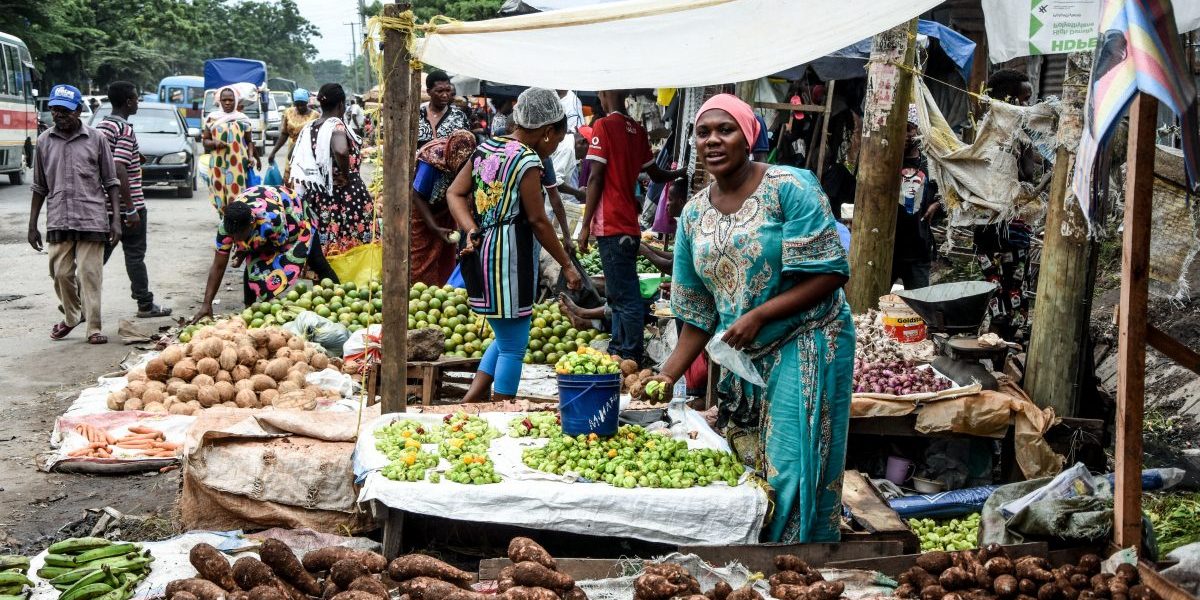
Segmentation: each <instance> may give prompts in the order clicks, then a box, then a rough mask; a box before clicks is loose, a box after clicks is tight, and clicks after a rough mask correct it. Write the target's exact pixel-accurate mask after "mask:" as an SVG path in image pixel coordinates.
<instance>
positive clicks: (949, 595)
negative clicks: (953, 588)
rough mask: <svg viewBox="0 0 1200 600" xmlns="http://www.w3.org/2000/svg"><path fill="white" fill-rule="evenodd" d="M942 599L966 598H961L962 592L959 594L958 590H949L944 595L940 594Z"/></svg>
mask: <svg viewBox="0 0 1200 600" xmlns="http://www.w3.org/2000/svg"><path fill="white" fill-rule="evenodd" d="M942 600H966V599H965V598H963V597H962V594H959V593H958V592H950V593H948V594H946V595H945V596H942Z"/></svg>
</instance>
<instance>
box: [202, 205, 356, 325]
mask: <svg viewBox="0 0 1200 600" xmlns="http://www.w3.org/2000/svg"><path fill="white" fill-rule="evenodd" d="M230 254H233V255H234V265H235V266H237V265H239V264H242V263H243V262H244V263H245V265H246V274H245V278H244V284H243V294H244V298H245V303H246V305H247V306H249V305H250V304H252V303H254V302H261V301H263V300H271V299H274V298H276V297H278V296H279V295H280V294H282V293H284V292H286V291H287V290H288V288H290V287H292V285H293V284H295V283H296V280H297V279H299V278H300V275H301V274H302V273H303V272H304V271H305V270H306V269H307V270H311V271H314V272H315V273H316V274H317V276H318V277H319V278H330V279H333V280H336V279H337V275H336V274H335V273H334V272H333V269H331V268H329V263H328V262H326V261H325V257H324V256H323V255H322V254H321V245H320V244H318V243H317V239H316V228H315V227H314V226H313V222H312V219H311V218H310V217H309V214H308V211H307V210H306V209H305V207H304V204H303V202H302V201H301V199H300V197H299V195H297V194H295V193H293V192H292V191H291V190H289V189H288V188H285V187H271V186H266V185H260V186H257V187H252V188H249V189H247V190H244V191H243V192H242V193H241V194H240V195H238V197H237V198H235V199H234V200H233V201H232V202H230V203H229V204H228V205H226V207H225V212H224V214H223V215H222V217H221V225H220V226H219V227H218V228H217V243H216V252H215V254H214V255H213V262H212V266H211V267H209V270H208V283H207V285H206V286H205V289H204V302H202V303H201V304H200V311H199V312H198V313H196V316H195V318H194V319H193V320H192V322H193V323H195V322H196V321H199V320H200V319H203V318H204V317H211V316H212V302H213V299H214V298H216V295H217V290H218V289H220V287H221V279H222V278H223V277H224V276H225V267H226V266H227V265H228V264H229V255H230Z"/></svg>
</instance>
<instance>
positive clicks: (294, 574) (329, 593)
mask: <svg viewBox="0 0 1200 600" xmlns="http://www.w3.org/2000/svg"><path fill="white" fill-rule="evenodd" d="M258 555H259V558H254V557H252V556H245V557H242V558H239V559H237V561H236V562H234V563H233V564H232V565H230V564H229V561H228V560H227V559H226V558H225V556H224V555H222V554H221V552H220V551H219V550H217V549H216V548H214V547H212V546H210V545H208V544H197V545H196V546H195V547H193V548H192V551H191V553H190V555H189V559H190V560H191V563H192V566H193V567H195V569H196V572H197V573H199V577H195V578H191V579H179V580H176V581H172V582H171V583H169V584H167V594H166V597H167V600H310V599H311V598H321V599H322V600H333V599H334V598H336V599H337V600H389V598H388V590H387V586H386V585H384V583H383V580H382V579H381V578H380V573H382V572H383V570H384V567H385V566H386V564H387V561H386V560H384V558H383V556H381V555H379V554H376V553H374V552H367V551H363V550H355V549H353V548H343V547H340V546H331V547H328V548H321V549H320V550H314V551H312V552H309V553H308V554H305V555H304V560H303V562H302V561H301V560H300V559H298V558H296V555H295V554H294V553H292V550H291V548H288V546H287V544H284V543H283V542H280V541H279V540H275V539H268V540H265V541H264V542H263V544H262V548H260V549H259V554H258Z"/></svg>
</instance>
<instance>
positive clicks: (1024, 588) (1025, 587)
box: [1017, 579, 1039, 596]
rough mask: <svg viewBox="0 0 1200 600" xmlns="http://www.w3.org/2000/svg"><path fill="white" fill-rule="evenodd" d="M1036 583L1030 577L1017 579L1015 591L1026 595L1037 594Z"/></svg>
mask: <svg viewBox="0 0 1200 600" xmlns="http://www.w3.org/2000/svg"><path fill="white" fill-rule="evenodd" d="M1038 587H1039V586H1038V583H1037V582H1036V581H1034V580H1032V579H1018V580H1017V592H1019V593H1021V594H1023V595H1026V596H1037V591H1038Z"/></svg>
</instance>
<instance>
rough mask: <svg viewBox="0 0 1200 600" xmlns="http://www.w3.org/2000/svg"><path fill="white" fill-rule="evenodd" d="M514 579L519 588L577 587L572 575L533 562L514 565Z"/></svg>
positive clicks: (564, 589)
mask: <svg viewBox="0 0 1200 600" xmlns="http://www.w3.org/2000/svg"><path fill="white" fill-rule="evenodd" d="M512 578H513V582H515V583H516V584H517V585H518V586H525V587H543V588H546V589H551V590H555V591H567V590H569V589H571V588H573V587H575V580H574V579H572V578H571V576H570V575H567V574H566V573H559V572H558V571H554V570H551V569H548V568H546V567H545V566H542V565H541V564H539V563H536V562H533V561H531V560H527V561H523V562H519V563H516V564H514V565H513V573H512ZM685 589H686V588H685ZM680 591H682V590H680ZM676 593H678V592H676Z"/></svg>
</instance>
